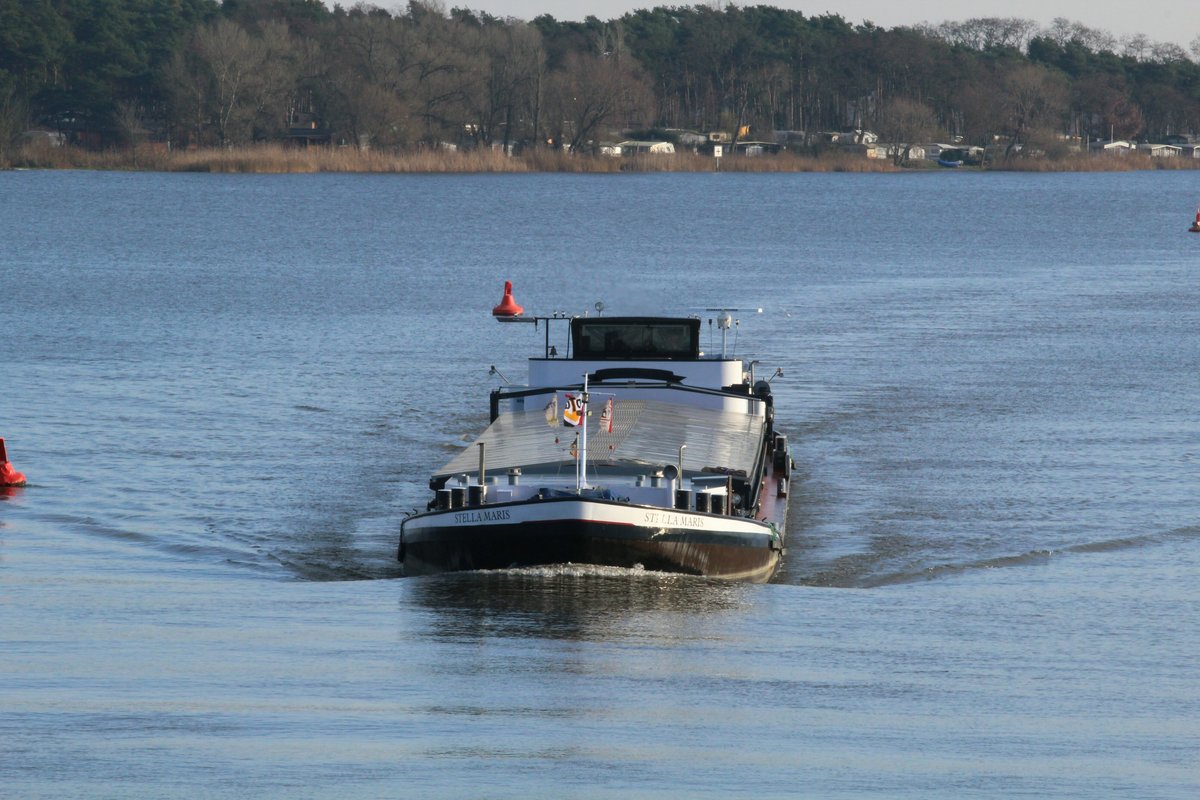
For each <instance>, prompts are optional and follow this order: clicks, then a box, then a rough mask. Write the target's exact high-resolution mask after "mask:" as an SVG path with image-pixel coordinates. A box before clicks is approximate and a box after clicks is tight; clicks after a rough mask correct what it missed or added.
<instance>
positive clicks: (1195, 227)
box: [1188, 208, 1200, 233]
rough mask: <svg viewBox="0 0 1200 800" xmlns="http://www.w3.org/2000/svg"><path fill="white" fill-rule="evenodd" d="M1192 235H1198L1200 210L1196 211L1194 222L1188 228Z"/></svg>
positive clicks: (1199, 230) (1199, 231)
mask: <svg viewBox="0 0 1200 800" xmlns="http://www.w3.org/2000/svg"><path fill="white" fill-rule="evenodd" d="M1188 230H1189V231H1191V232H1192V233H1200V208H1198V209H1196V221H1195V222H1193V223H1192V227H1190V228H1188Z"/></svg>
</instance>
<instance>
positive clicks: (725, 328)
mask: <svg viewBox="0 0 1200 800" xmlns="http://www.w3.org/2000/svg"><path fill="white" fill-rule="evenodd" d="M704 310H705V311H712V312H716V315H717V328H718V329H719V330H720V331H721V358H727V357H728V352H729V346H728V345H729V329H730V328H733V329H734V331H733V335H734V340H733V341H734V347H737V326H738V324H739V323H740V320H735V319H734V318H733V313H734V312H735V311H736V312H738V313H751V314H761V313H763V310H762V309H761V308H706V309H704ZM708 324H709V325H710V326H711V325H712V320H711V319H710V320H709V321H708ZM709 330H710V331H711V330H712V328H711V327H710V328H709Z"/></svg>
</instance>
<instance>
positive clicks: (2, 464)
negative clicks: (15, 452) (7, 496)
mask: <svg viewBox="0 0 1200 800" xmlns="http://www.w3.org/2000/svg"><path fill="white" fill-rule="evenodd" d="M24 485H25V473H24V472H17V470H16V467H14V466H13V465H12V464H10V463H8V452H7V451H6V450H5V449H4V439H0V486H24Z"/></svg>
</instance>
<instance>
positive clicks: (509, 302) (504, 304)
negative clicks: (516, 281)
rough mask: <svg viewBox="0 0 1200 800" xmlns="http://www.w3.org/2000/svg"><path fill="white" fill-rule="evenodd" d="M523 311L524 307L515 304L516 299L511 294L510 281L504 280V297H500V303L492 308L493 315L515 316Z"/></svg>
mask: <svg viewBox="0 0 1200 800" xmlns="http://www.w3.org/2000/svg"><path fill="white" fill-rule="evenodd" d="M524 312H525V309H524V308H523V307H521V306H519V305H517V301H516V300H514V299H513V296H512V281H505V282H504V297H502V298H500V305H498V306H496V307H495V308H493V309H492V316H493V317H516V316H519V315H521V314H522V313H524Z"/></svg>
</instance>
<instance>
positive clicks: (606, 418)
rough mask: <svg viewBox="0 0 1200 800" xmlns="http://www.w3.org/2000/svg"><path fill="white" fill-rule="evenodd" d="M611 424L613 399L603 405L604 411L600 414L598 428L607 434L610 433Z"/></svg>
mask: <svg viewBox="0 0 1200 800" xmlns="http://www.w3.org/2000/svg"><path fill="white" fill-rule="evenodd" d="M612 423H613V399H612V398H611V397H610V398H608V402H606V403H605V404H604V410H603V411H601V412H600V428H601V430H604V431H606V432H608V433H612Z"/></svg>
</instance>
